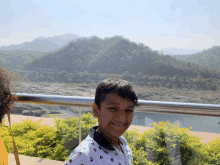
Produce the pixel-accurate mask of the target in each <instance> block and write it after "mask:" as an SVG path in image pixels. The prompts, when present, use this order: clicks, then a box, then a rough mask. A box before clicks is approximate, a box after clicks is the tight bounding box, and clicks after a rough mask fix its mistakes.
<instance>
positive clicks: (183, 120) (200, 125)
mask: <svg viewBox="0 0 220 165" xmlns="http://www.w3.org/2000/svg"><path fill="white" fill-rule="evenodd" d="M54 110H56V111H59V112H61V113H67V114H69V115H70V116H77V117H78V113H75V112H71V111H68V110H61V109H54ZM167 120H170V123H171V124H176V123H179V127H181V128H183V127H186V128H189V127H190V126H191V127H193V128H192V129H191V131H198V132H210V133H220V124H218V121H220V118H219V117H208V116H207V117H204V116H191V115H176V114H158V113H147V112H135V113H134V117H133V122H132V125H138V126H147V127H151V128H152V126H150V123H154V122H156V123H159V122H160V121H164V122H166V121H167Z"/></svg>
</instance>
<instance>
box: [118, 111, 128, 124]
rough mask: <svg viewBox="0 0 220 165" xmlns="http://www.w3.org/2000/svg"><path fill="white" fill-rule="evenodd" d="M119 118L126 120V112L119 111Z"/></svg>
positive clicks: (121, 120)
mask: <svg viewBox="0 0 220 165" xmlns="http://www.w3.org/2000/svg"><path fill="white" fill-rule="evenodd" d="M117 118H118V119H119V121H120V122H124V121H126V114H125V113H124V112H123V113H118V115H117Z"/></svg>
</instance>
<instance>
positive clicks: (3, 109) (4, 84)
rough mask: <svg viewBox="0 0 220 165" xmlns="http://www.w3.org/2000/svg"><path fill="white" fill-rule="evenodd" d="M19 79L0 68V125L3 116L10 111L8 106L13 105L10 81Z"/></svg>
mask: <svg viewBox="0 0 220 165" xmlns="http://www.w3.org/2000/svg"><path fill="white" fill-rule="evenodd" d="M18 78H19V77H18V76H17V75H15V74H14V73H13V72H11V71H9V70H7V69H5V68H3V67H0V124H1V123H2V119H3V118H4V115H5V114H6V113H8V111H9V110H10V108H9V107H10V106H11V105H12V104H13V102H14V99H13V97H12V94H11V90H12V88H11V81H13V80H16V79H18Z"/></svg>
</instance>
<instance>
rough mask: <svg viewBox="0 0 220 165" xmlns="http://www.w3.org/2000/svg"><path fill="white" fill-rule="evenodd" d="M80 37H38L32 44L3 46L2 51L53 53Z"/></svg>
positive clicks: (0, 48)
mask: <svg viewBox="0 0 220 165" xmlns="http://www.w3.org/2000/svg"><path fill="white" fill-rule="evenodd" d="M77 38H79V36H77V35H75V34H64V35H61V36H54V37H48V38H43V37H38V38H36V39H35V40H33V41H31V42H24V43H22V44H18V45H9V46H2V47H0V50H8V51H10V50H30V51H42V52H51V51H56V50H58V49H60V48H61V47H62V46H64V45H66V44H68V43H69V42H70V41H74V40H76V39H77Z"/></svg>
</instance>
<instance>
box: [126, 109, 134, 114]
mask: <svg viewBox="0 0 220 165" xmlns="http://www.w3.org/2000/svg"><path fill="white" fill-rule="evenodd" d="M126 112H128V113H133V112H134V111H133V110H126Z"/></svg>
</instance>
